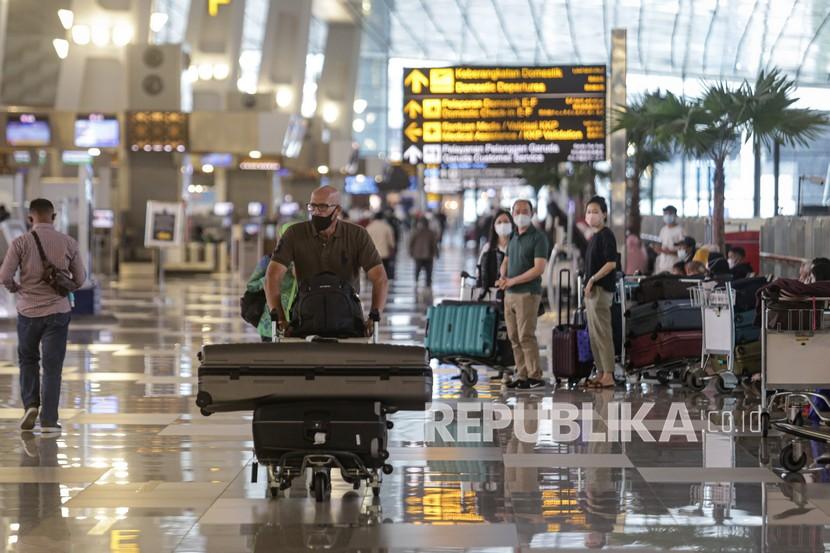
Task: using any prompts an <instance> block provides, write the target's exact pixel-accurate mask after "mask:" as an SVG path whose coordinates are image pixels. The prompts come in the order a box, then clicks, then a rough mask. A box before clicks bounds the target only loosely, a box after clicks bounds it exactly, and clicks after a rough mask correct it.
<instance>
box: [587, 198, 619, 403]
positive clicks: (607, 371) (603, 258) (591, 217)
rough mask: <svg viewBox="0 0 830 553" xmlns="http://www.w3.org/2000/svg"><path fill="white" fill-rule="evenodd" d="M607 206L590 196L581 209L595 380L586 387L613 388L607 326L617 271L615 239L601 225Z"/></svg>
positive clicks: (611, 341) (610, 333)
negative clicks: (586, 232) (587, 236)
mask: <svg viewBox="0 0 830 553" xmlns="http://www.w3.org/2000/svg"><path fill="white" fill-rule="evenodd" d="M607 218H608V205H607V204H606V203H605V199H604V198H602V197H600V196H594V197H593V198H591V199H590V200H588V205H587V206H586V207H585V221H586V222H587V223H588V224H589V225H590V226H591V228H592V229H593V230H594V235H593V236H592V237H591V240H590V242H588V249H587V251H586V253H585V266H584V273H585V278H586V279H587V281H586V283H585V310H586V312H587V315H588V335H589V336H590V337H591V353H592V354H593V356H594V364H595V365H596V367H597V373H596V378H595V379H594V380H591V381H590V382H589V383H588V387H589V388H613V387H614V331H613V328H612V324H611V303H612V301H613V299H614V288H615V286H616V280H615V277H614V271H615V269H616V268H617V260H618V258H619V255H618V253H617V240H616V238H615V237H614V233H613V232H611V229H609V228H608V227H607V226H605V222H606V219H607Z"/></svg>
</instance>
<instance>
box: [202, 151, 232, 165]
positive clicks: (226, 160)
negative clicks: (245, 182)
mask: <svg viewBox="0 0 830 553" xmlns="http://www.w3.org/2000/svg"><path fill="white" fill-rule="evenodd" d="M201 161H202V165H212V166H213V167H215V168H220V167H230V166H231V165H233V154H225V153H212V154H202V159H201Z"/></svg>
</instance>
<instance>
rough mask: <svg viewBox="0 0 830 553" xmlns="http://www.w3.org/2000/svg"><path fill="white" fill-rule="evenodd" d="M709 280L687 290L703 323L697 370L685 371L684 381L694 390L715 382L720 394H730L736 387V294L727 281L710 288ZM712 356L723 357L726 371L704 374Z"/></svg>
mask: <svg viewBox="0 0 830 553" xmlns="http://www.w3.org/2000/svg"><path fill="white" fill-rule="evenodd" d="M707 284H710V283H704V282H701V283H700V284H699V285H698V286H697V287H696V288H691V289H690V290H689V295H690V296H691V298H692V305H695V306H697V307H700V310H701V321H702V323H703V348H702V351H701V354H700V369H693V370H689V371H687V372H686V374H685V375H684V377H683V383H684V384H685V385H686V386H688V387H689V388H691V389H692V390H695V391H700V390H702V389H703V388H705V387H706V384H707V383H708V382H709V381H710V380H714V381H715V389H716V390H717V391H718V392H719V393H722V394H724V393H729V392H731V391H732V390H734V389H735V388H736V387H737V386H738V377H737V376H736V375H735V294H734V292H733V290H732V286H731V285H730V284H729V283H728V282H727V283H726V287H725V288H712V287H711V285H710V286H707ZM714 355H722V356H725V357H726V370H725V371H722V372H720V373H718V374H707V373H706V366H707V364H708V363H709V362H710V361H711V360H712V359H713V357H712V356H714Z"/></svg>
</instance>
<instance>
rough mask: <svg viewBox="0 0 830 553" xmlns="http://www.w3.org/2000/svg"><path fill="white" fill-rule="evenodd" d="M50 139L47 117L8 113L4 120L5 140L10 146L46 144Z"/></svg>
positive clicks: (50, 133)
mask: <svg viewBox="0 0 830 553" xmlns="http://www.w3.org/2000/svg"><path fill="white" fill-rule="evenodd" d="M51 141H52V131H51V129H50V127H49V119H48V118H47V117H45V116H43V115H33V114H31V113H20V114H15V113H10V114H9V115H8V119H7V120H6V142H8V143H9V145H10V146H48V145H49V144H50V142H51Z"/></svg>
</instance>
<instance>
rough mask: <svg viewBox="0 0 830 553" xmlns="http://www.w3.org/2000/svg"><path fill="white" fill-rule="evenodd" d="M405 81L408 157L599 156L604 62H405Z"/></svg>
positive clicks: (530, 160)
mask: <svg viewBox="0 0 830 553" xmlns="http://www.w3.org/2000/svg"><path fill="white" fill-rule="evenodd" d="M403 86H404V101H403V106H402V107H403V111H404V124H403V148H402V153H403V161H404V162H406V163H410V164H412V165H417V164H420V163H423V164H427V165H441V166H445V167H446V166H452V165H457V164H480V165H485V166H510V165H528V164H541V163H551V162H560V161H573V162H580V161H599V160H603V159H605V94H606V68H605V66H604V65H590V66H588V65H560V66H547V67H518V66H517V67H474V66H457V67H429V68H410V69H405V70H404V80H403Z"/></svg>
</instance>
